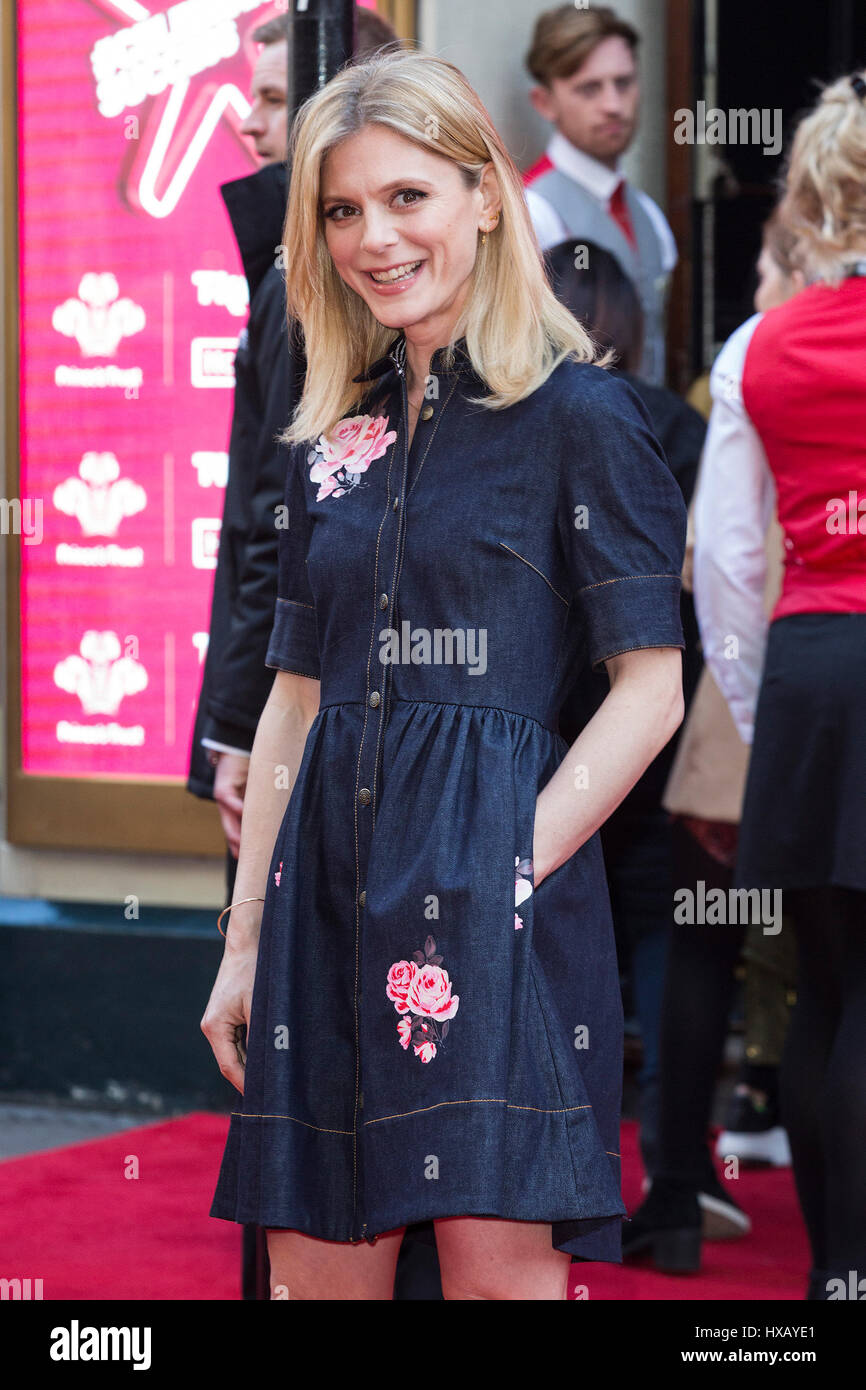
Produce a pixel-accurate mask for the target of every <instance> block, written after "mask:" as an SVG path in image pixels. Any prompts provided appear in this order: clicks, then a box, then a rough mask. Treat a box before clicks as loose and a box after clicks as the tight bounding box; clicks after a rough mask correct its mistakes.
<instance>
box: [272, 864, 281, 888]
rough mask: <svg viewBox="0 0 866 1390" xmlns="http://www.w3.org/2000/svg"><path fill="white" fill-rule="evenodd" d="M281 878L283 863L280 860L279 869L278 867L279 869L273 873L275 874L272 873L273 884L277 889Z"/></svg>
mask: <svg viewBox="0 0 866 1390" xmlns="http://www.w3.org/2000/svg"><path fill="white" fill-rule="evenodd" d="M282 876H283V861H282V859H281V860H280V867H279V868H278V869H277V870H276V871H275V873H274V883H275V884H276V885H277V887H278V888H279V886H280V879H281V878H282Z"/></svg>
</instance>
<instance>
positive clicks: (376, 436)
mask: <svg viewBox="0 0 866 1390" xmlns="http://www.w3.org/2000/svg"><path fill="white" fill-rule="evenodd" d="M396 438H397V431H396V430H389V429H388V416H387V415H375V416H374V415H349V416H347V417H346V419H345V420H340V421H339V423H338V424H336V425H335V426H334V428H333V429H332V430H331V432H330V434H327V435H325V434H321V435H319V442H318V444H317V445H316V447H315V449H311V450H310V452H309V453H308V454H307V463H308V464H309V465H310V482H312V483H318V484H319V491H318V492H317V493H316V501H317V502H321V500H322V498H323V497H331V496H333V497H342V496H343V493H344V492H350V491H351V489H352V488H354V487H357V486H358V484H359V483H360V481H361V474H362V473H366V471H367V469H368V468H369V467H370V464H371V463H374V462H375V461H376V459H380V458H381V457H382V455H383V454H385V453H386V452H387V449H388V445H389V444H393V443H394V440H395V439H396Z"/></svg>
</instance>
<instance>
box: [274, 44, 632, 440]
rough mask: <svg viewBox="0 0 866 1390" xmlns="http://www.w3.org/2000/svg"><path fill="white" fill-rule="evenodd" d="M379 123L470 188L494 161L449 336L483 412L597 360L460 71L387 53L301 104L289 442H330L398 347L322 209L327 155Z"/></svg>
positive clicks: (293, 211)
mask: <svg viewBox="0 0 866 1390" xmlns="http://www.w3.org/2000/svg"><path fill="white" fill-rule="evenodd" d="M374 124H375V125H382V126H385V127H386V128H387V129H389V130H392V131H395V132H396V133H397V134H398V135H403V136H405V137H406V138H407V139H408V140H412V141H414V143H415V144H417V145H419V146H420V147H421V148H422V149H424V150H426V151H428V152H431V153H433V154H438V155H441V156H442V157H443V158H445V159H450V160H451V161H452V163H454V164H456V165H457V167H458V168H459V170H460V171H461V174H462V176H463V179H464V181H465V184H466V186H467V187H468V188H477V187H478V185H479V183H480V180H481V174H482V171H483V168H484V165H485V164H487V163H488V162H491V163H492V164H493V168H494V170H495V172H496V176H497V179H498V181H499V190H500V193H501V197H502V211H501V216H500V218H499V222H498V225H497V226H496V228H495V229H494V230H493V231H491V232H490V233H489V234H488V237H487V241H486V244H484V245H481V244H479V246H478V252H477V256H476V260H475V266H474V269H473V271H472V283H471V286H470V291H469V295H468V299H467V304H466V307H465V309H464V312H463V316H462V319H461V322H460V323H459V324H458V325H457V326H456V331H455V334H454V336H455V338H460V337H465V338H466V345H467V351H468V352H469V355H470V358H471V360H472V365H473V367H474V368H475V370H476V372H477V373H478V375H479V376H480V377H481V378H482V380H483V381H484V382H485V384H486V386H487V387H488V388H489V391H490V394H489V395H487V396H485V397H484V398H483V399H482V400H481V401H480V402H479V403H480V404H483V405H484V406H486V407H488V408H489V409H492V410H497V409H503V408H504V407H506V406H509V405H512V404H513V403H515V402H516V401H519V400H522V399H523V398H524V397H525V396H528V395H530V394H531V393H532V392H533V391H535V390H536V389H537V388H538V387H539V386H541V385H542V383H543V382H544V381H546V379H547V377H548V376H549V375H550V373H551V372H552V371H553V370H554V368H556V367H557V366H558V365H559V363H560V362H562V361H563V360H564V359H565V358H567V357H571V358H573V359H575V360H577V361H579V362H593V361H596V360H599V359H600V351H599V349H598V348H597V347H596V344H595V343H594V342H593V340H592V338H591V337H590V336H589V334H588V333H587V332H586V330H585V329H584V328H583V327H582V326H581V325H580V324H579V323H578V322H577V320H576V319H574V318H573V317H572V315H571V314H570V313H569V311H568V310H567V309H566V308H565V307H564V306H563V305H561V304H560V303H559V302H558V300H557V299H556V298H555V296H554V294H553V292H552V290H551V289H550V286H549V284H548V282H547V277H546V276H545V273H544V268H543V264H542V260H541V255H540V252H539V248H538V242H537V241H536V238H535V233H534V231H533V228H532V223H531V221H530V217H529V211H528V208H527V205H526V199H525V197H524V193H523V185H522V182H521V178H520V175H519V173H518V171H517V169H516V167H515V165H514V163H513V161H512V159H511V157H510V155H509V154H508V152H507V151H506V149H505V146H504V145H503V143H502V141H501V139H500V137H499V135H498V133H497V131H496V129H495V127H494V125H493V122H492V121H491V119H490V116H489V115H488V113H487V111H486V109H485V108H484V106H483V104H482V102H481V100H480V99H479V97H478V96H477V95H476V93H475V92H474V91H473V89H472V88H471V87H470V85H469V83H468V82H467V80H466V78H465V77H464V76H463V74H462V73H461V72H460V70H459V69H458V68H456V67H454V66H453V64H451V63H449V62H446V61H445V60H444V59H442V58H437V57H434V56H432V55H430V54H427V53H423V52H420V51H418V50H412V49H408V50H403V51H396V52H384V53H381V54H377V55H375V56H374V57H372V58H370V59H368V61H367V62H365V63H358V64H356V65H355V66H354V67H347V68H344V69H343V70H342V71H341V72H339V73H338V74H337V76H336V77H334V78H333V79H332V80H331V81H330V82H329V83H328V84H327V86H325V87H323V88H322V89H321V91H319V92H316V93H315V94H314V95H313V96H312V97H310V98H309V99H308V100H307V101H306V102H305V103H304V105H303V106H302V107H301V108H300V110H299V112H298V114H297V117H296V118H295V122H294V124H293V127H292V137H291V155H290V168H291V180H290V192H289V205H288V209H287V212H286V222H285V228H284V232H283V243H284V245H285V247H286V259H287V271H286V291H287V306H288V313H289V320H290V323H291V321H292V319H295V320H297V322H299V323H300V325H301V327H302V329H303V334H304V346H305V351H306V355H307V374H306V382H305V387H304V392H303V396H302V398H301V401H300V403H299V405H298V408H297V410H296V412H295V415H294V418H293V420H292V423H291V425H290V426H289V428H288V429H287V430H286V432H285V434H284V436H283V438H284V440H285V442H286V443H287V444H294V443H299V442H301V441H303V440H309V439H315V438H317V437H318V436H319V435H320V434H326V433H328V431H329V430H330V429H331V428H332V427H333V426H334V425H335V424H336V422H337V421H338V420H340V419H341V418H343V417H344V416H346V415H347V414H349V413H350V412H351V411H352V408H353V406H354V405H355V404H356V403H357V402H358V401H359V400H360V399H361V398H362V396H363V395H364V394H365V392H366V391H367V390H368V389H369V386H368V385H365V384H361V383H358V384H354V383H353V381H352V378H353V377H354V376H357V375H359V374H360V373H361V372H362V371H365V370H366V369H367V367H369V366H370V365H371V364H372V363H373V362H375V361H376V360H377V358H379V357H381V356H382V355H383V354H384V353H385V352H386V351H387V350H388V347H389V345H390V344H391V342H393V340H394V337H395V330H394V329H393V328H385V327H383V326H382V324H380V323H379V322H378V320H377V319H376V318H375V317H374V315H373V314H372V312H371V311H370V309H369V308H368V307H367V304H366V303H365V302H364V300H363V299H362V298H361V297H360V295H358V294H356V293H355V292H354V291H353V290H351V289H349V287H348V286H347V285H346V284H345V282H344V281H343V280H342V279H341V277H340V275H339V274H338V272H337V270H336V267H335V266H334V263H333V260H332V259H331V255H330V252H329V251H328V247H327V243H326V240H325V222H324V217H323V214H322V210H321V176H322V166H323V164H324V160H325V158H326V156H327V154H328V153H329V151H330V150H332V149H334V148H335V146H337V145H338V144H340V143H341V141H343V140H345V139H347V138H348V137H349V136H351V135H355V134H357V133H358V132H359V131H360V130H362V129H363V128H365V127H366V126H370V125H374ZM442 346H443V347H444V346H445V344H442ZM607 360H608V359H607V358H606V357H605V358H604V359H602V365H606V363H607Z"/></svg>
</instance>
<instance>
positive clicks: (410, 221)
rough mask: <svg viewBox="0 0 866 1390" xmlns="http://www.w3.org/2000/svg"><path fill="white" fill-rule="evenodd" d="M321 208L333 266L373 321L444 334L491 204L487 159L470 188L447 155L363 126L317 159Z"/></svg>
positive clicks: (493, 193)
mask: <svg viewBox="0 0 866 1390" xmlns="http://www.w3.org/2000/svg"><path fill="white" fill-rule="evenodd" d="M321 207H322V212H323V215H324V225H325V239H326V242H327V246H328V250H329V251H330V253H331V257H332V259H333V261H334V265H335V267H336V269H337V271H338V273H339V275H340V276H341V278H342V279H343V280H344V281H345V283H346V284H347V285H348V286H349V288H350V289H352V290H354V291H355V293H356V294H358V295H360V297H361V298H362V299H363V300H364V302H365V304H366V305H367V306H368V308H369V309H370V311H371V313H372V314H373V315H374V316H375V318H377V319H378V321H379V322H380V323H381V324H383V325H384V326H385V327H387V328H395V329H397V328H403V329H405V330H406V336H407V338H409V339H410V340H414V341H418V342H427V341H429V342H430V343H431V344H432V345H433V346H434V347H437V346H441V345H444V344H445V343H447V342H449V341H451V330H452V329H453V327H454V325H455V324H456V322H457V320H458V318H459V316H460V313H461V311H462V309H463V307H464V305H465V303H466V299H467V296H468V293H469V288H470V282H471V276H472V271H473V268H474V265H475V258H476V255H477V252H478V236H479V230H480V229H481V228H488V227H489V226H491V224H492V223H493V222H494V221H495V220H496V216H497V212H498V209H499V197H498V187H497V183H496V177H495V174H494V173H493V167H492V165H487V166H486V167H485V170H484V173H483V175H482V179H481V183H480V185H479V187H478V188H476V189H471V188H468V187H467V186H466V182H465V180H464V177H463V174H462V173H461V171H460V169H459V168H458V166H457V165H456V164H454V163H452V161H451V160H450V159H446V158H444V157H443V156H442V155H438V154H433V153H431V152H430V151H429V150H425V149H423V148H422V147H421V146H420V145H417V144H416V143H415V142H414V141H413V140H409V139H407V138H406V137H405V136H403V135H399V134H397V132H396V131H393V130H390V129H389V128H388V127H386V126H381V125H369V126H365V127H364V128H363V129H362V130H360V131H359V132H358V133H357V134H356V135H351V136H349V137H348V138H347V139H345V140H343V141H342V143H341V144H339V145H337V146H336V147H335V148H334V149H332V150H331V151H330V153H329V154H328V155H327V157H326V158H325V161H324V164H323V168H322V180H321Z"/></svg>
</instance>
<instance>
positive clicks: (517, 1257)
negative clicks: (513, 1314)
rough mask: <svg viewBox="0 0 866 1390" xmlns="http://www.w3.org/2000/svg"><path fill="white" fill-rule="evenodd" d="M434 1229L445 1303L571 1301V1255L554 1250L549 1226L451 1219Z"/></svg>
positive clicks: (489, 1219) (475, 1218) (478, 1218)
mask: <svg viewBox="0 0 866 1390" xmlns="http://www.w3.org/2000/svg"><path fill="white" fill-rule="evenodd" d="M435 1228H436V1245H437V1247H438V1250H439V1268H440V1270H441V1272H442V1292H443V1294H444V1296H445V1298H446V1299H447V1300H456V1299H476V1298H478V1299H493V1300H497V1301H507V1300H511V1299H556V1300H562V1299H565V1298H567V1297H568V1271H569V1267H570V1265H571V1256H570V1255H568V1254H566V1253H565V1252H564V1251H562V1250H555V1249H554V1248H553V1245H552V1244H551V1239H550V1226H549V1225H544V1224H540V1223H537V1222H534V1221H503V1220H501V1219H500V1218H499V1217H496V1216H449V1217H448V1218H447V1219H445V1220H442V1221H436V1222H435Z"/></svg>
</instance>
